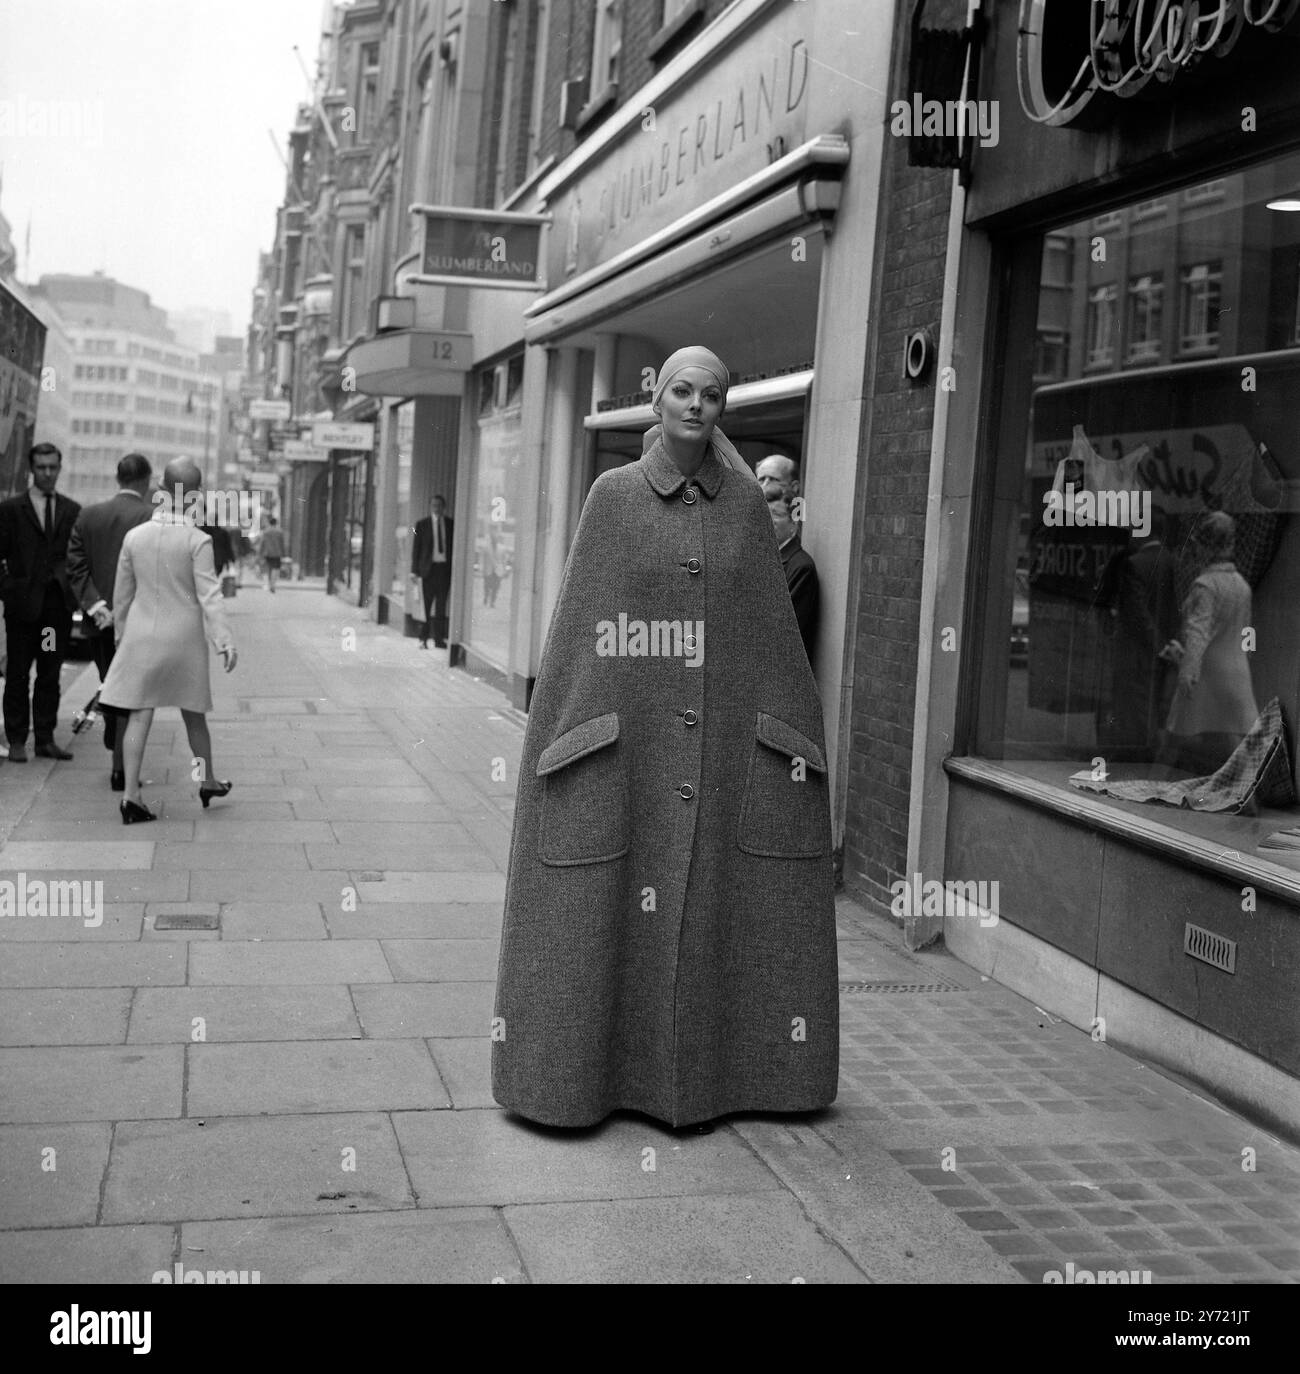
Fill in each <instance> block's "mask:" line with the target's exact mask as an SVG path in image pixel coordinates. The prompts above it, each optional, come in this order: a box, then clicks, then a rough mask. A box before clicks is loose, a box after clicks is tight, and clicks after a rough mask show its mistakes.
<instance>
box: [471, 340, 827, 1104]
mask: <svg viewBox="0 0 1300 1374" xmlns="http://www.w3.org/2000/svg"><path fill="white" fill-rule="evenodd" d="M729 383H730V376H729V374H728V371H727V369H726V367H725V366H724V365H723V363H722V362H721V360H720V359H718V358H717V357H716V355H714V354H713V353H711V352H709V351H708V350H707V349H703V348H688V349H682V350H679V351H678V352H677V353H674V354H673V355H672V356H671V357H670V358H669V359H668V360H667V361H666V362H665V364H664V366H663V368H662V369H661V370H660V373H659V381H658V386H657V388H656V390H655V393H654V409H655V411H656V413H657V414H658V415H659V417H660V420H661V421H662V426H663V428H662V433H660V434H659V435H658V436H657V437H656V438H655V439H654V441H653V442H652V443H651V444H650V447H649V449H648V451H647V452H646V453H645V454H643V456H642V457H641V459H640V461H639V462H636V463H631V464H628V465H627V466H625V467H621V468H618V469H616V470H614V471H612V472H607V473H605V474H603V475H602V476H600V477H599V478H598V479H597V480H596V482H595V483H594V485H593V486H592V488H591V491H590V493H589V494H588V496H587V500H586V504H585V505H584V507H583V511H582V518H581V520H580V522H579V525H578V531H577V535H576V537H575V539H574V543H573V547H572V548H571V550H570V552H569V558H568V563H567V565H566V567H565V572H564V579H563V583H562V586H561V589H560V596H559V601H558V603H557V605H556V609H555V614H554V618H553V620H552V622H551V627H550V632H549V635H548V638H547V642H546V647H545V650H544V652H543V655H542V662H541V665H540V668H539V671H538V677H537V683H536V687H535V690H534V693H533V698H532V703H531V707H530V711H529V718H528V729H527V733H526V736H525V739H524V750H523V760H522V766H521V775H520V781H519V790H518V795H517V804H516V811H515V821H514V834H513V837H512V840H511V847H510V863H509V872H508V876H507V885H506V886H507V891H506V910H505V922H504V928H503V933H502V941H501V960H500V970H499V976H498V981H497V1003H496V1015H495V1017H494V1019H493V1023H492V1041H493V1043H492V1087H493V1094H494V1096H495V1097H496V1099H497V1101H498V1102H500V1103H501V1104H502V1105H503V1106H505V1107H507V1108H510V1109H511V1110H513V1111H516V1112H518V1113H519V1114H521V1115H522V1116H525V1117H528V1118H530V1119H532V1120H534V1121H538V1122H543V1123H546V1124H549V1125H557V1126H587V1125H591V1124H593V1123H595V1122H597V1121H600V1120H601V1119H603V1118H604V1117H605V1116H606V1115H607V1114H608V1113H610V1112H611V1111H615V1110H618V1109H629V1110H636V1111H640V1112H644V1113H646V1114H648V1115H650V1116H652V1117H656V1118H658V1119H659V1120H661V1121H664V1122H667V1123H669V1124H670V1125H673V1126H683V1125H689V1124H692V1123H700V1122H706V1121H709V1120H711V1119H712V1118H715V1117H719V1116H722V1115H725V1114H728V1113H732V1112H740V1111H785V1112H796V1111H810V1110H815V1109H817V1108H820V1107H824V1106H826V1105H827V1104H828V1103H830V1102H831V1101H833V1100H834V1097H835V1092H836V1082H837V1076H838V1062H839V996H838V976H837V975H838V966H837V956H836V944H835V909H834V896H833V873H832V859H831V837H830V809H829V796H828V787H827V773H826V754H825V747H824V740H825V736H824V732H823V726H822V714H821V706H820V702H819V700H818V697H817V690H816V685H815V683H814V681H813V676H812V671H811V669H810V667H809V665H808V660H807V657H806V655H805V653H804V649H803V644H802V641H801V640H800V638H799V629H798V625H797V622H796V620H795V615H794V610H793V608H792V606H791V604H790V598H789V594H788V592H787V590H786V585H785V578H784V575H783V573H782V571H781V562H780V557H779V555H778V552H777V546H776V540H775V537H774V535H773V532H772V523H771V520H770V518H769V516H768V512H767V508H766V503H765V501H764V498H763V494H762V492H761V490H760V488H759V487H758V485H757V483H756V482H755V481H754V479H753V476H752V474H751V473H750V472H749V470H748V469H747V468H746V467H745V466H744V463H743V460H742V459H740V457H739V455H737V454H736V453H735V450H734V449H733V448H732V447H731V446H730V445H729V444H727V443H726V441H725V439H723V438H722V436H721V435H720V434H717V433H716V430H715V426H716V423H717V420H718V418H719V417H720V416H721V414H722V412H723V409H724V408H725V405H726V394H727V388H728V385H729Z"/></svg>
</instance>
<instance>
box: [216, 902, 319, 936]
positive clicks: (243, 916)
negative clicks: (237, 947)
mask: <svg viewBox="0 0 1300 1374" xmlns="http://www.w3.org/2000/svg"><path fill="white" fill-rule="evenodd" d="M328 936H329V931H328V930H327V929H326V928H325V918H324V915H323V914H322V911H321V905H320V903H319V902H226V903H224V904H223V905H222V908H221V938H222V939H223V940H324V939H326V938H327V937H328Z"/></svg>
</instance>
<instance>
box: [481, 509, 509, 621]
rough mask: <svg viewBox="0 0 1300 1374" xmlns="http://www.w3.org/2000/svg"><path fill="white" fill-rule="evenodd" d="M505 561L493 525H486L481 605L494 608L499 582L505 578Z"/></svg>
mask: <svg viewBox="0 0 1300 1374" xmlns="http://www.w3.org/2000/svg"><path fill="white" fill-rule="evenodd" d="M505 573H506V560H505V555H504V553H503V552H502V550H501V543H500V539H499V536H498V535H497V528H496V526H495V525H493V524H491V523H489V525H488V540H487V548H486V549H485V550H484V551H483V604H484V605H485V606H495V605H496V604H497V593H498V592H499V591H500V590H501V580H502V578H504V577H505Z"/></svg>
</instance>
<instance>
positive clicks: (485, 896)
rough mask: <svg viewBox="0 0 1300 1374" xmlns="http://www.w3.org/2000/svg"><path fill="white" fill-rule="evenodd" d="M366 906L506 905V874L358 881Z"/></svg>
mask: <svg viewBox="0 0 1300 1374" xmlns="http://www.w3.org/2000/svg"><path fill="white" fill-rule="evenodd" d="M356 887H357V894H358V896H359V897H360V899H361V901H363V902H504V901H505V899H506V880H505V875H504V874H503V873H401V872H392V873H388V874H386V875H385V878H384V881H383V882H364V881H358V882H357V884H356Z"/></svg>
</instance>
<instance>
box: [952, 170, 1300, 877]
mask: <svg viewBox="0 0 1300 1374" xmlns="http://www.w3.org/2000/svg"><path fill="white" fill-rule="evenodd" d="M1225 180H1227V181H1228V183H1229V188H1230V190H1231V192H1232V193H1231V194H1222V193H1220V192H1221V185H1220V186H1216V185H1215V183H1207V184H1206V185H1207V186H1208V187H1210V188H1211V190H1210V191H1208V192H1207V190H1206V187H1198V188H1188V190H1186V191H1185V190H1184V189H1183V188H1179V189H1178V191H1177V192H1174V193H1171V194H1170V195H1169V196H1168V197H1167V204H1169V205H1170V206H1171V207H1173V206H1181V205H1183V204H1186V203H1188V202H1189V201H1190V202H1194V203H1197V204H1198V207H1199V208H1198V211H1197V215H1196V220H1195V225H1196V227H1195V240H1194V243H1195V247H1194V250H1193V251H1191V252H1189V251H1188V250H1189V246H1190V244H1191V243H1192V240H1191V239H1190V237H1189V235H1188V233H1187V229H1186V223H1185V221H1184V222H1183V223H1181V224H1180V222H1179V216H1178V215H1177V214H1173V213H1171V214H1169V215H1168V216H1166V217H1165V219H1163V220H1161V219H1159V218H1156V219H1155V220H1148V221H1147V222H1145V223H1143V224H1141V225H1140V227H1137V228H1135V227H1134V225H1135V220H1136V216H1135V214H1134V213H1133V212H1134V211H1135V210H1136V203H1134V204H1131V205H1130V206H1128V207H1122V208H1121V210H1120V211H1119V213H1120V215H1121V219H1122V221H1123V223H1124V225H1126V226H1128V227H1127V228H1126V229H1124V230H1121V231H1120V232H1119V233H1115V234H1113V235H1111V236H1110V237H1109V239H1108V243H1107V249H1108V260H1109V264H1113V265H1114V267H1113V270H1116V271H1118V272H1120V273H1122V274H1123V275H1122V277H1121V282H1122V283H1123V290H1124V302H1125V306H1124V317H1123V321H1122V323H1123V339H1122V343H1123V347H1124V349H1125V352H1124V357H1125V358H1126V359H1141V360H1143V361H1146V362H1151V361H1155V360H1156V359H1157V358H1158V356H1159V355H1160V341H1161V329H1162V327H1163V325H1164V324H1165V323H1166V322H1165V321H1164V319H1163V316H1164V302H1163V298H1162V293H1163V288H1164V285H1165V284H1167V283H1175V284H1176V285H1177V289H1178V298H1177V300H1176V301H1174V302H1173V303H1172V308H1176V310H1177V320H1176V325H1177V332H1176V333H1174V332H1173V330H1172V329H1171V330H1170V339H1171V340H1177V343H1178V345H1179V347H1178V349H1177V350H1176V351H1175V352H1174V355H1173V357H1172V358H1170V355H1169V352H1168V350H1165V352H1164V355H1163V356H1164V358H1165V359H1166V361H1164V362H1163V363H1162V364H1161V365H1158V366H1145V367H1143V368H1142V369H1141V370H1140V371H1136V370H1135V371H1122V370H1116V369H1115V368H1113V367H1110V368H1106V369H1105V370H1103V368H1102V364H1103V363H1104V362H1105V361H1106V359H1107V356H1108V351H1109V350H1112V349H1113V348H1114V347H1116V346H1117V345H1118V342H1119V341H1118V340H1117V339H1116V330H1115V326H1116V319H1115V305H1116V285H1115V283H1113V282H1112V283H1100V282H1097V281H1095V280H1092V281H1089V280H1087V276H1086V274H1085V273H1082V272H1080V273H1079V274H1078V277H1079V279H1078V280H1077V281H1075V282H1074V283H1073V284H1072V285H1071V287H1070V292H1069V296H1070V306H1069V309H1068V311H1064V312H1062V310H1061V304H1060V298H1061V295H1062V289H1061V284H1060V280H1059V272H1058V270H1057V260H1056V259H1055V258H1054V256H1053V253H1052V252H1051V251H1049V250H1048V248H1047V236H1045V235H1041V234H1038V235H1034V236H1028V235H1026V236H1023V237H1018V238H1015V239H1013V240H1009V241H1008V242H1007V244H1006V245H1005V247H1006V252H1007V255H1008V267H1009V274H1010V284H1009V286H1008V288H1007V291H1008V294H1007V297H1006V300H1007V302H1008V307H1007V311H1008V313H1007V319H1006V323H1005V325H1004V327H1003V333H1002V334H1001V336H1000V337H999V338H998V339H997V340H995V341H994V347H995V349H996V350H997V352H998V356H999V357H1000V358H1002V359H1004V360H1005V367H1004V368H1003V370H1002V372H1001V374H1000V376H1001V377H1002V378H1003V380H1002V382H1001V383H1000V384H1001V385H1002V387H1003V390H1002V392H1001V398H1000V401H999V402H998V405H997V407H996V414H997V416H998V418H997V421H996V428H995V429H994V430H993V431H992V432H991V433H990V434H989V436H988V444H987V451H988V455H989V456H988V459H987V464H988V466H987V468H986V470H985V471H984V473H983V478H984V485H985V488H986V489H987V490H989V491H995V492H997V493H998V496H997V497H996V498H994V499H991V500H990V501H989V502H988V504H987V514H986V518H985V523H984V525H983V526H982V528H981V529H980V531H979V533H978V541H979V542H978V543H977V546H976V552H977V555H979V554H980V553H981V551H982V554H983V557H982V559H980V561H981V562H982V563H983V565H984V566H987V568H988V569H989V574H988V580H987V588H986V592H985V600H984V601H983V603H982V609H981V613H980V615H979V617H978V623H979V625H980V626H981V627H982V630H981V633H980V634H979V635H978V636H976V637H975V639H976V642H977V643H978V645H979V651H978V655H977V662H975V663H973V664H971V665H970V667H971V669H972V674H973V680H974V683H975V686H974V689H973V692H972V706H971V715H970V716H969V717H968V718H967V719H966V720H965V721H964V722H963V728H964V729H965V731H966V743H967V748H968V749H969V751H970V752H972V753H975V754H979V755H982V756H984V757H987V758H993V759H997V760H1000V761H1001V762H1002V763H1003V764H1004V765H1005V766H1006V767H1008V768H1010V769H1013V770H1014V771H1017V772H1019V773H1021V774H1022V775H1023V776H1026V777H1029V778H1033V779H1035V780H1036V781H1038V782H1039V783H1046V784H1048V785H1051V786H1056V787H1059V788H1061V789H1064V790H1067V791H1069V792H1071V793H1072V794H1074V793H1077V792H1078V791H1079V790H1084V791H1086V792H1087V794H1089V795H1092V796H1096V797H1100V798H1106V797H1111V798H1116V799H1118V800H1119V801H1122V802H1124V803H1125V804H1127V805H1128V806H1129V809H1130V810H1131V809H1132V807H1133V805H1134V804H1136V803H1139V802H1148V801H1154V800H1159V801H1163V802H1166V803H1172V804H1169V805H1164V806H1162V807H1160V809H1159V811H1158V812H1157V811H1156V809H1155V808H1154V807H1152V808H1151V809H1150V810H1149V811H1148V812H1147V814H1149V815H1150V816H1151V818H1152V819H1158V820H1159V821H1160V823H1161V824H1163V825H1166V826H1170V825H1172V826H1179V825H1182V824H1184V823H1186V825H1187V827H1188V829H1189V830H1195V832H1196V833H1198V834H1200V835H1202V836H1205V835H1213V836H1215V837H1216V838H1217V837H1220V836H1221V837H1222V838H1223V839H1224V840H1225V841H1227V843H1226V845H1225V847H1227V848H1237V849H1240V850H1241V851H1242V852H1243V853H1245V852H1246V848H1248V849H1249V850H1250V851H1251V852H1254V851H1255V848H1256V846H1257V844H1258V842H1259V840H1260V839H1261V838H1262V837H1263V836H1264V835H1265V834H1267V833H1268V832H1269V830H1270V829H1280V828H1282V827H1284V826H1287V825H1290V824H1292V823H1293V820H1294V812H1293V811H1292V812H1291V819H1285V818H1284V817H1285V816H1286V812H1279V813H1278V816H1279V819H1278V824H1277V825H1276V826H1271V827H1265V828H1261V829H1259V831H1258V833H1256V832H1255V831H1252V832H1250V833H1249V834H1243V833H1242V830H1241V827H1242V826H1243V824H1244V822H1242V821H1239V820H1237V819H1236V818H1235V816H1234V815H1233V814H1232V813H1233V811H1234V808H1236V807H1238V806H1239V805H1246V804H1247V800H1246V794H1247V791H1248V790H1249V786H1250V784H1251V783H1252V781H1253V780H1254V779H1256V778H1257V777H1258V776H1261V775H1260V773H1259V769H1258V766H1257V763H1256V762H1255V760H1257V759H1260V758H1263V757H1264V756H1265V755H1266V754H1267V753H1268V749H1269V748H1270V747H1271V742H1272V741H1273V740H1275V739H1277V738H1278V734H1279V732H1280V731H1281V730H1282V729H1283V728H1285V730H1286V732H1287V733H1289V734H1290V736H1291V739H1292V740H1294V738H1295V731H1296V729H1297V727H1298V726H1300V638H1298V637H1297V636H1296V635H1295V633H1294V631H1293V622H1294V607H1295V605H1296V602H1297V599H1300V520H1297V519H1296V512H1297V511H1300V501H1297V498H1296V496H1295V495H1294V493H1295V492H1296V491H1297V490H1300V428H1297V426H1296V423H1295V397H1296V396H1297V394H1300V347H1297V344H1300V332H1297V331H1296V330H1294V329H1293V327H1292V325H1293V321H1295V319H1296V318H1297V315H1300V214H1298V213H1288V212H1286V211H1285V209H1280V208H1278V209H1275V208H1272V207H1270V205H1269V201H1270V200H1272V199H1273V198H1274V197H1275V196H1276V195H1277V188H1278V187H1290V186H1300V154H1295V155H1290V156H1288V157H1286V158H1283V159H1276V160H1274V161H1272V162H1270V163H1267V164H1264V165H1258V166H1253V167H1249V168H1246V169H1244V170H1243V171H1242V172H1240V173H1239V174H1236V175H1234V176H1233V177H1232V178H1230V179H1225ZM1192 191H1195V194H1191V193H1190V192H1192ZM1277 204H1278V205H1279V206H1281V205H1284V204H1285V202H1277ZM1093 228H1094V224H1093V220H1092V218H1091V217H1089V218H1087V219H1084V220H1080V221H1078V222H1077V223H1074V224H1062V225H1057V226H1053V227H1052V228H1051V231H1050V232H1051V235H1052V236H1060V237H1063V238H1065V239H1069V240H1071V241H1073V242H1074V243H1076V244H1082V243H1085V242H1087V241H1088V239H1089V238H1090V237H1091V236H1092V233H1093ZM1083 260H1084V259H1083V257H1081V256H1079V255H1077V254H1076V262H1080V263H1081V262H1082V261H1083ZM1092 270H1093V271H1096V270H1100V269H1099V268H1098V267H1095V266H1094V267H1093V269H1092ZM1069 319H1079V320H1084V321H1086V325H1087V329H1086V337H1085V340H1084V347H1083V348H1082V349H1079V350H1072V349H1069V348H1068V347H1063V344H1064V343H1068V339H1067V340H1064V341H1063V340H1062V339H1061V338H1060V337H1059V334H1057V333H1056V332H1054V331H1056V330H1058V329H1059V327H1060V324H1061V321H1063V320H1069ZM1170 323H1173V322H1170ZM1210 350H1214V353H1213V354H1212V355H1210V356H1206V354H1207V353H1209V351H1210ZM1198 352H1199V353H1200V356H1196V354H1197V353H1198ZM1189 354H1190V356H1188V355H1189ZM1247 377H1249V385H1243V382H1244V380H1245V379H1246V378H1247ZM1003 493H1006V494H1007V495H1008V497H1009V499H1004V497H1003ZM1273 699H1276V700H1277V701H1278V703H1279V705H1280V720H1281V721H1282V722H1284V727H1283V726H1281V725H1279V724H1278V721H1279V715H1278V713H1277V712H1274V711H1272V710H1270V709H1268V708H1269V706H1270V702H1272V701H1273ZM1247 737H1249V738H1250V741H1251V743H1250V745H1249V747H1246V746H1245V741H1246V740H1247ZM1257 745H1258V746H1259V748H1258V752H1257V753H1255V752H1252V751H1254V750H1255V749H1256V746H1257ZM1230 758H1233V759H1234V765H1233V769H1232V770H1225V772H1224V773H1223V774H1221V775H1220V776H1219V778H1218V780H1217V781H1216V782H1215V784H1214V785H1213V788H1208V785H1204V784H1200V783H1197V784H1195V785H1193V786H1186V785H1185V784H1187V783H1188V782H1189V780H1192V779H1204V778H1207V777H1209V776H1210V775H1214V774H1216V772H1217V770H1219V769H1220V768H1221V766H1222V765H1224V764H1225V763H1227V762H1228V760H1229V759H1230ZM1238 764H1240V765H1241V767H1240V770H1238V769H1237V765H1238ZM1282 772H1283V774H1284V775H1285V772H1286V770H1285V769H1283V770H1282ZM1250 804H1251V805H1259V806H1260V807H1261V808H1264V812H1265V815H1266V816H1267V808H1268V807H1269V806H1270V805H1280V806H1286V807H1288V808H1290V807H1291V806H1292V803H1291V802H1290V801H1289V800H1288V796H1287V792H1286V789H1285V788H1284V787H1279V788H1278V789H1277V790H1276V792H1274V791H1273V790H1272V789H1271V787H1270V786H1269V785H1268V784H1267V783H1266V784H1265V785H1264V790H1263V791H1261V792H1260V793H1259V794H1258V795H1254V796H1253V801H1252V802H1251V803H1250ZM1212 807H1213V808H1214V810H1215V813H1214V814H1213V815H1211V814H1209V812H1210V810H1211V808H1212ZM1189 808H1190V810H1191V811H1195V812H1197V813H1198V814H1196V815H1195V816H1190V818H1189ZM1234 827H1235V828H1234ZM1243 841H1247V842H1248V843H1247V844H1246V847H1245V848H1243ZM1266 854H1267V851H1266V850H1265V851H1261V852H1260V855H1259V857H1263V856H1264V855H1266Z"/></svg>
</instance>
